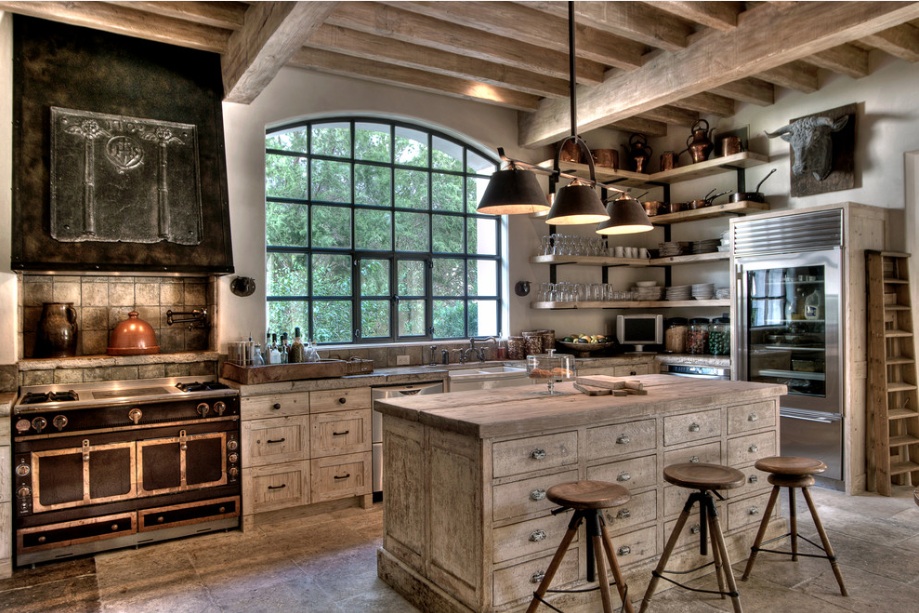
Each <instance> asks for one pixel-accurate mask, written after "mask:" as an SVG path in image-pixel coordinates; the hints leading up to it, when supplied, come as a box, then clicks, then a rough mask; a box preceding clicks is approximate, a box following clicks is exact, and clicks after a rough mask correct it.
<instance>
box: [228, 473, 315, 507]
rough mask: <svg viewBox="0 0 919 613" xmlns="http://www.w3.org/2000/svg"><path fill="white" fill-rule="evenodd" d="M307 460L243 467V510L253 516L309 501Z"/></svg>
mask: <svg viewBox="0 0 919 613" xmlns="http://www.w3.org/2000/svg"><path fill="white" fill-rule="evenodd" d="M309 492H310V464H309V461H307V460H303V461H300V462H287V463H284V464H274V465H272V466H257V467H254V468H243V500H244V501H245V504H244V505H243V512H244V513H245V514H246V515H253V514H255V513H261V512H263V511H275V510H277V509H286V508H287V507H296V506H299V505H302V504H309Z"/></svg>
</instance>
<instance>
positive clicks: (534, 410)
mask: <svg viewBox="0 0 919 613" xmlns="http://www.w3.org/2000/svg"><path fill="white" fill-rule="evenodd" d="M636 380H637V381H641V383H642V384H643V386H644V389H645V390H647V392H648V393H647V395H641V396H640V395H631V394H630V395H627V396H609V395H606V396H588V395H585V394H582V393H580V392H578V391H577V390H575V389H574V385H573V383H558V384H556V386H555V389H556V392H557V393H556V394H555V395H552V396H550V395H548V393H547V388H546V386H542V385H537V386H523V387H508V388H500V389H494V390H487V391H474V392H457V393H450V394H434V395H428V396H414V397H407V398H398V399H387V400H385V401H378V402H377V405H376V408H377V410H379V411H380V412H381V413H383V414H384V415H392V416H394V417H399V418H401V419H405V420H408V421H416V422H419V423H421V424H422V425H426V426H432V427H435V428H438V429H441V430H446V431H451V432H456V433H459V434H463V435H471V436H476V437H478V438H482V439H487V438H494V437H503V436H512V435H519V434H528V433H532V432H540V431H547V430H557V429H559V428H577V427H580V426H589V425H592V424H596V423H598V422H603V421H608V420H610V419H611V418H614V419H618V418H625V419H626V420H629V419H637V418H642V417H647V416H649V415H653V414H655V413H661V412H667V411H669V410H674V411H676V410H687V409H694V408H698V409H705V408H709V407H711V406H713V405H719V404H725V403H726V402H728V401H729V403H730V404H739V403H748V402H755V401H757V400H765V399H771V398H774V397H775V396H776V395H781V394H784V393H785V392H786V388H785V386H784V385H774V384H767V383H750V382H746V381H722V380H706V379H691V378H688V377H673V376H669V375H642V376H638V377H610V376H606V375H594V376H586V377H579V379H578V381H579V382H581V383H584V384H588V385H589V384H590V383H591V381H594V382H606V383H615V382H618V381H636Z"/></svg>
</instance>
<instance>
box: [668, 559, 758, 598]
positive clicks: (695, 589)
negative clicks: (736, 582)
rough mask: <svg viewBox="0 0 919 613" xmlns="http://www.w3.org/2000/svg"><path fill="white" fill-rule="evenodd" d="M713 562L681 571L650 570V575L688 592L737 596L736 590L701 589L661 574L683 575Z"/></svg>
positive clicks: (738, 594)
mask: <svg viewBox="0 0 919 613" xmlns="http://www.w3.org/2000/svg"><path fill="white" fill-rule="evenodd" d="M714 564H715V563H714V562H709V563H708V564H703V565H702V566H697V567H696V568H692V569H690V570H681V571H676V570H664V571H661V572H658V571H657V570H652V571H651V575H652V576H654V577H657V578H658V579H663V580H664V581H667V582H668V583H672V584H673V585H676V586H679V587H681V588H683V589H684V590H689V591H690V592H698V593H699V594H718V595H719V596H729V597H731V598H737V597H739V596H740V593H739V592H737V591H736V590H735V591H733V592H723V591H721V590H703V589H701V588H697V587H689V586H688V585H686V584H683V583H680V582H679V581H674V580H673V579H671V578H670V577H667V576H665V575H664V574H663V573H670V574H671V575H685V574H688V573H691V572H694V571H697V570H701V569H703V568H705V567H707V566H712V565H714Z"/></svg>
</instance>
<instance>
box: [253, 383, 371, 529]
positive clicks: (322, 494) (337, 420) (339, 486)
mask: <svg viewBox="0 0 919 613" xmlns="http://www.w3.org/2000/svg"><path fill="white" fill-rule="evenodd" d="M241 407H242V453H243V457H242V467H243V501H244V504H243V510H244V516H245V517H246V518H248V519H251V518H252V517H253V516H254V515H256V514H258V513H262V512H266V511H276V510H279V509H286V508H293V507H300V506H304V505H309V504H315V503H318V502H325V501H329V500H337V499H342V498H349V497H362V503H363V504H365V505H366V504H369V498H370V494H371V455H372V454H371V408H370V407H371V400H370V388H368V387H356V388H342V389H331V390H318V391H303V392H282V393H275V392H271V393H266V394H254V395H244V396H243V398H242V401H241Z"/></svg>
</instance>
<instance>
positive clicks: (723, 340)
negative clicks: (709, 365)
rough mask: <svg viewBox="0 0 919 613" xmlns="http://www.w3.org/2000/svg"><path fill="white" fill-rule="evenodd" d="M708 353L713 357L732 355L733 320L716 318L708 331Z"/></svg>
mask: <svg viewBox="0 0 919 613" xmlns="http://www.w3.org/2000/svg"><path fill="white" fill-rule="evenodd" d="M708 352H709V353H710V354H712V355H731V319H730V318H729V317H716V318H715V319H713V320H712V323H711V325H710V326H709V331H708Z"/></svg>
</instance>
